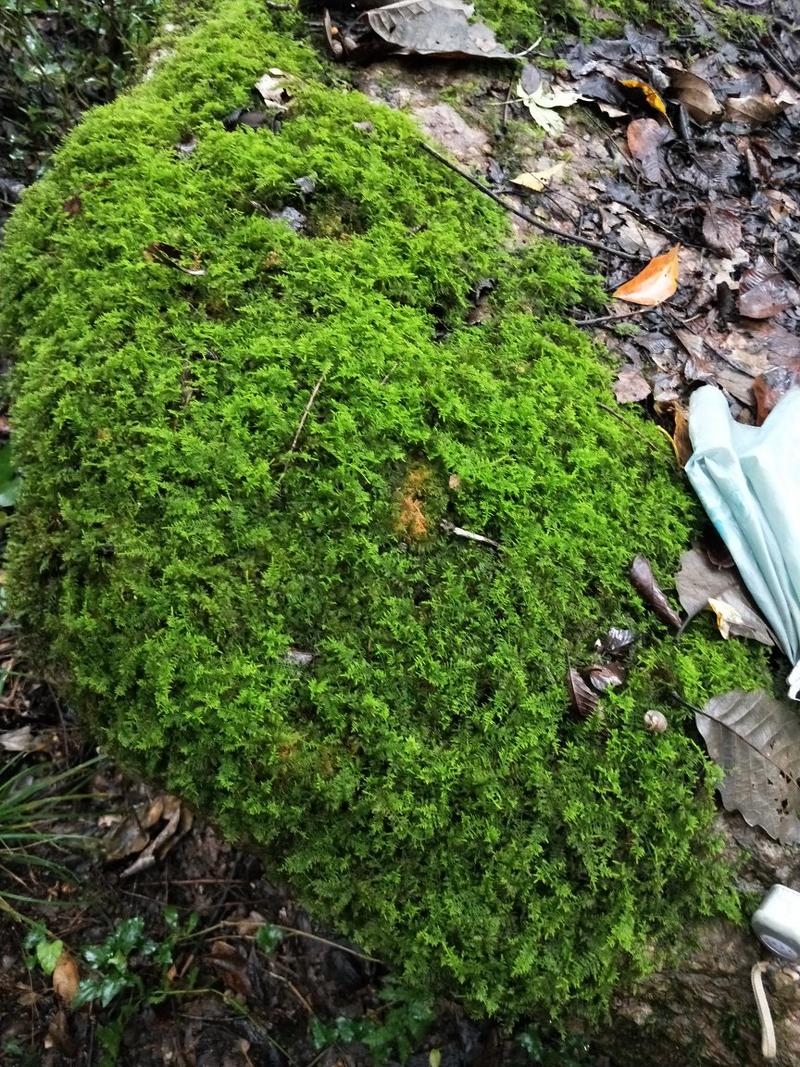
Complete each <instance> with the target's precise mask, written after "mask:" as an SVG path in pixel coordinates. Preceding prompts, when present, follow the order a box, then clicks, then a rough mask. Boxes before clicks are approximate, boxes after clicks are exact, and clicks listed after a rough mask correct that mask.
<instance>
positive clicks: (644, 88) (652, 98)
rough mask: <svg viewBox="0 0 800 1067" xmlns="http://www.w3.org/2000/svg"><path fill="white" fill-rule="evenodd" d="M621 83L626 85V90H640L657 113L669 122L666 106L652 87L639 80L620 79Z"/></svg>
mask: <svg viewBox="0 0 800 1067" xmlns="http://www.w3.org/2000/svg"><path fill="white" fill-rule="evenodd" d="M619 83H620V85H624V86H625V88H626V89H638V90H639V91H640V92H641V93H642V94H643V95H644V98H645V100H646V101H647V103H648V104H649V105H650V107H652V108H653V109H654V110H655V111H658V112H659V113H660V114H662V115H663V116H664V118H666V119H667V120H668V116H667V107H666V104H665V103H664V101H663V100H662V99H661V97H660V95H659V94H658V93H657V92H656V91H655V89H654V88H653V86H652V85H648V84H647V82H643V81H640V80H639V78H620V81H619ZM668 121H669V120H668Z"/></svg>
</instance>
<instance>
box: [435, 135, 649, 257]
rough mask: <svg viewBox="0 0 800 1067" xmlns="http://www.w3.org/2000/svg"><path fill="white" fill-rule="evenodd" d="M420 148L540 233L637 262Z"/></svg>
mask: <svg viewBox="0 0 800 1067" xmlns="http://www.w3.org/2000/svg"><path fill="white" fill-rule="evenodd" d="M420 144H421V146H422V148H423V149H424V150H425V151H426V152H427V153H428V155H431V156H433V158H434V159H438V160H439V162H440V163H443V164H444V165H445V166H446V167H449V168H450V170H452V171H454V172H455V173H456V174H459V175H460V176H461V177H462V178H463V179H464V180H465V181H468V182H469V183H470V185H474V186H475V188H476V189H479V190H480V191H481V192H482V193H483V194H484V196H488V197H489V198H490V199H491V200H494V202H495V203H496V204H499V205H500V207H502V208H505V210H506V211H510V212H511V213H512V214H513V215H517V216H519V218H521V219H524V220H525V222H528V223H530V225H531V226H535V227H536V229H537V230H541V231H542V233H547V234H550V236H551V237H557V238H558V239H559V240H562V241H568V242H570V243H571V244H578V245H583V246H584V248H593V249H594V250H595V251H597V252H608V253H609V254H610V255H613V256H622V258H623V259H633V260H636V261H637V262H638V261H639V259H640V257H639V256H636V255H634V254H633V253H632V252H625V251H623V250H622V249H621V248H612V247H611V245H605V244H603V243H602V242H601V241H592V240H591V239H590V238H588V237H579V236H578V235H577V234H574V233H564V232H563V231H562V230H558V229H556V227H555V226H548V225H547V224H546V223H544V222H539V220H538V219H537V218H535V217H534V216H533V215H531V214H530V213H529V212H528V211H524V210H523V209H522V208H520V207H517V206H516V204H512V203H510V202H509V201H508V200H505V199H504V198H503V197H502V196H500V195H499V194H498V193H496V192H495V191H494V190H493V189H490V188H489V186H488V185H484V184H483V182H482V181H480V180H479V179H478V178H474V177H473V176H472V175H471V174H470V173H469V171H466V170H464V169H463V168H462V167H459V166H458V165H457V164H456V163H453V162H451V160H449V159H448V158H447V157H446V156H443V155H442V154H441V153H440V152H437V151H436V149H435V148H431V146H430V145H429V144H426V143H425V142H424V141H421V142H420Z"/></svg>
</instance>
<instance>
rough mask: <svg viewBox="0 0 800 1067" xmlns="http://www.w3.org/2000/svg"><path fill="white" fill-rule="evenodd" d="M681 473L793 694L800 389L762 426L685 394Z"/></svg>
mask: <svg viewBox="0 0 800 1067" xmlns="http://www.w3.org/2000/svg"><path fill="white" fill-rule="evenodd" d="M689 434H690V436H691V439H692V445H693V447H694V453H693V455H692V458H691V459H690V460H689V462H688V463H687V465H686V473H687V475H688V476H689V480H690V481H691V483H692V486H693V487H694V490H695V492H696V493H697V495H698V496H699V497H700V500H701V501H702V503H703V507H704V508H705V510H706V512H707V514H708V516H709V518H710V519H711V521H712V522H713V523H714V526H715V527H716V528H717V530H718V531H719V533H720V536H721V537H722V539H723V541H724V542H725V544H726V545H727V546H728V550H729V551H730V554H731V555H732V556H733V559H734V560H735V562H736V565H737V567H738V568H739V573H740V574H741V576H742V580H743V581H744V583H745V585H746V586H747V588H748V590H749V591H750V595H751V596H752V597H753V600H755V602H756V604H758V606H759V608H760V609H761V612H762V613H763V615H764V618H765V619H766V621H767V623H768V624H769V626H770V628H771V630H772V632H773V633H774V635H775V638H776V640H777V642H778V644H779V645H780V647H781V648H782V649H783V651H784V652H785V654H786V656H787V657H788V658H789V661H790V662H791V664H792V671H791V673H790V675H789V678H788V683H789V696H791V697H792V698H793V699H798V693H799V692H800V389H795V390H792V391H791V392H790V393H788V394H787V395H786V396H784V397H783V398H782V399H781V400H780V401H779V402H778V404H777V405H776V406H775V408H774V410H773V411H772V413H771V414H770V415H769V417H768V418H767V419H766V420H765V422H764V425H763V426H744V425H742V424H741V423H738V422H735V421H734V419H733V418H732V417H731V414H730V411H729V409H728V402H727V400H726V399H725V396H724V394H723V393H722V392H721V391H720V390H719V389H716V388H714V387H713V386H710V385H706V386H703V388H702V389H698V390H697V392H696V393H693V394H692V398H691V401H690V405H689Z"/></svg>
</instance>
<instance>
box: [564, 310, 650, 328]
mask: <svg viewBox="0 0 800 1067" xmlns="http://www.w3.org/2000/svg"><path fill="white" fill-rule="evenodd" d="M655 310H656V309H655V307H641V308H636V310H635V311H629V312H628V313H627V314H626V315H614V314H611V315H599V316H598V317H597V318H596V319H573V320H572V321H573V322H574V323H575V325H576V326H599V325H600V323H601V322H622V321H623V320H625V319H632V318H634V317H635V316H636V315H646V314H647V312H648V311H655Z"/></svg>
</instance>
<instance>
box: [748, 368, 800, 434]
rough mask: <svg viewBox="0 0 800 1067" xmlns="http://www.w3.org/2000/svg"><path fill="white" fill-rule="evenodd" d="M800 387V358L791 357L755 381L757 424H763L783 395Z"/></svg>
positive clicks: (760, 375) (754, 394) (754, 393)
mask: <svg viewBox="0 0 800 1067" xmlns="http://www.w3.org/2000/svg"><path fill="white" fill-rule="evenodd" d="M798 387H800V359H797V358H795V359H789V360H787V361H786V363H785V364H784V365H783V366H780V367H772V368H771V369H770V370H768V371H765V372H764V373H763V374H759V376H758V377H757V378H756V379H754V381H753V396H754V397H755V401H756V425H757V426H761V425H762V423H763V422H764V420H765V419H766V417H767V415H769V413H770V412H771V411H772V409H773V408H774V407H775V405H776V404H777V403H778V401H779V400H780V398H781V397H782V396H785V395H786V394H787V393H788V392H789V390H790V389H797V388H798Z"/></svg>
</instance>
